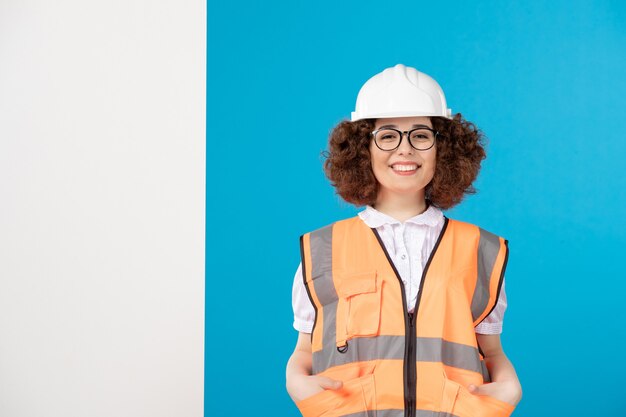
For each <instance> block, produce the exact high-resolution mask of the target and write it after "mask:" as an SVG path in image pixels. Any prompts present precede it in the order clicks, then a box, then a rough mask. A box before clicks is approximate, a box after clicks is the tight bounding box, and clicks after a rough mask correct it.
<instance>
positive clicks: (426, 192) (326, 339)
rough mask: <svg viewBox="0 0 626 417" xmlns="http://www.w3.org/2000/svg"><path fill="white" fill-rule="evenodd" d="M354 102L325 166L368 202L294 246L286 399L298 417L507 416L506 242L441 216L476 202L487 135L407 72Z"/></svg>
mask: <svg viewBox="0 0 626 417" xmlns="http://www.w3.org/2000/svg"><path fill="white" fill-rule="evenodd" d="M356 107H357V110H356V111H355V112H353V113H352V120H351V121H342V122H340V123H339V124H338V125H337V126H336V127H335V128H334V129H333V130H332V132H331V135H330V140H329V149H328V151H327V152H325V153H324V155H325V156H326V160H325V162H324V169H325V172H326V175H327V177H328V178H329V179H330V181H331V182H332V185H333V186H334V187H335V188H336V191H337V193H338V194H339V195H340V196H341V197H342V198H343V199H344V200H345V201H347V202H349V203H352V204H354V205H357V206H363V205H366V206H367V207H366V209H365V210H364V211H362V212H360V213H359V215H358V216H355V217H352V218H349V219H343V220H339V221H336V222H334V223H332V224H329V225H327V226H324V227H321V228H319V229H317V230H314V231H312V232H309V233H305V234H303V235H302V236H301V237H300V253H301V264H300V266H299V268H298V271H297V272H296V275H295V279H294V286H293V306H294V318H295V320H294V327H295V328H296V330H299V332H300V334H299V337H298V341H297V343H296V348H295V350H294V352H293V354H292V356H291V358H290V359H289V362H288V364H287V391H288V392H289V394H290V395H291V398H292V399H293V400H294V402H295V404H296V406H297V407H298V409H299V410H300V412H301V413H302V415H303V416H304V417H318V416H322V415H324V416H328V417H330V416H346V415H351V416H354V415H363V416H365V415H368V413H367V411H368V410H376V411H377V413H376V414H377V415H384V416H398V417H400V416H416V415H417V416H419V415H433V416H435V415H436V416H455V417H478V416H480V417H508V416H509V415H510V414H511V413H512V411H513V409H514V407H515V405H516V404H517V403H518V402H519V401H520V399H521V386H520V384H519V381H518V379H517V375H516V373H515V370H514V368H513V366H512V364H511V363H510V362H509V361H508V359H507V358H506V356H505V355H504V352H503V350H502V347H501V344H500V337H499V333H500V332H501V326H502V318H503V314H504V309H505V307H506V298H505V295H504V272H505V269H506V264H507V260H508V253H509V252H508V241H507V240H506V239H504V238H502V237H500V236H498V235H496V234H493V233H491V232H489V231H487V230H484V229H482V228H480V227H478V226H476V225H473V224H470V223H466V222H462V221H458V220H453V219H450V218H447V217H446V216H444V215H443V213H442V212H441V210H442V209H449V208H451V207H453V206H455V205H457V204H459V203H460V202H461V201H462V199H463V197H464V196H465V195H466V194H471V193H475V189H474V188H473V187H472V183H473V181H474V180H475V179H476V177H477V175H478V172H479V170H480V163H481V161H482V160H483V159H484V158H485V150H484V147H483V143H482V142H483V135H482V133H481V132H480V131H479V130H478V129H477V128H476V127H475V126H474V125H473V124H472V123H470V122H468V121H466V120H464V119H463V117H462V116H461V114H456V115H455V116H454V117H452V116H451V111H450V109H447V106H446V101H445V96H444V95H443V91H442V90H441V88H440V87H439V85H438V84H437V83H436V82H435V80H433V79H432V78H430V77H429V76H427V75H426V74H423V73H421V72H419V71H417V70H415V69H414V68H408V67H405V66H404V65H401V64H398V65H396V66H395V67H393V68H388V69H386V70H385V71H383V72H382V73H380V74H377V75H375V76H374V77H373V78H371V79H370V80H369V81H368V82H367V83H366V84H365V85H364V86H363V87H362V88H361V91H360V92H359V96H358V98H357V106H356ZM405 138H406V139H405ZM417 352H419V354H418V353H417Z"/></svg>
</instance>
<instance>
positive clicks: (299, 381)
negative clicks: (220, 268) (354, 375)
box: [287, 375, 343, 402]
mask: <svg viewBox="0 0 626 417" xmlns="http://www.w3.org/2000/svg"><path fill="white" fill-rule="evenodd" d="M342 386H343V382H341V381H339V380H336V379H331V378H328V377H326V376H322V375H297V376H293V377H292V380H291V381H290V386H289V387H288V389H287V391H288V392H289V395H290V396H291V399H292V400H293V401H294V402H297V401H302V400H304V399H306V398H309V397H312V396H313V395H315V394H317V393H319V392H322V391H324V390H325V389H339V388H341V387H342Z"/></svg>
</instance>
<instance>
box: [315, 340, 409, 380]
mask: <svg viewBox="0 0 626 417" xmlns="http://www.w3.org/2000/svg"><path fill="white" fill-rule="evenodd" d="M404 340H405V338H404V336H376V337H357V338H354V339H350V340H348V349H347V350H346V351H345V353H341V352H339V351H337V346H336V343H335V341H334V340H333V341H332V343H330V342H329V343H330V344H329V345H324V348H323V349H322V350H321V351H317V352H314V353H313V363H317V366H318V367H319V372H321V371H324V370H326V369H328V368H330V367H331V366H337V365H343V364H346V363H351V362H361V361H369V360H373V359H399V360H403V359H404Z"/></svg>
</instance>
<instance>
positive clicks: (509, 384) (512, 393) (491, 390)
mask: <svg viewBox="0 0 626 417" xmlns="http://www.w3.org/2000/svg"><path fill="white" fill-rule="evenodd" d="M467 389H468V390H469V392H471V393H472V394H474V395H488V396H489V397H493V398H495V399H497V400H500V401H504V402H506V403H509V404H511V405H513V406H516V405H517V403H519V402H520V400H521V399H522V387H521V386H520V385H519V384H518V383H517V381H499V382H489V383H487V384H482V385H479V386H476V385H469V386H468V387H467Z"/></svg>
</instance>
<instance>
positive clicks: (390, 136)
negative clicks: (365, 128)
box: [374, 129, 400, 150]
mask: <svg viewBox="0 0 626 417" xmlns="http://www.w3.org/2000/svg"><path fill="white" fill-rule="evenodd" d="M374 139H375V140H376V145H378V147H379V148H380V149H383V150H391V149H395V148H396V147H398V143H399V142H400V134H399V133H398V132H397V131H395V130H391V129H383V130H380V131H378V132H377V133H376V136H375V137H374Z"/></svg>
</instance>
